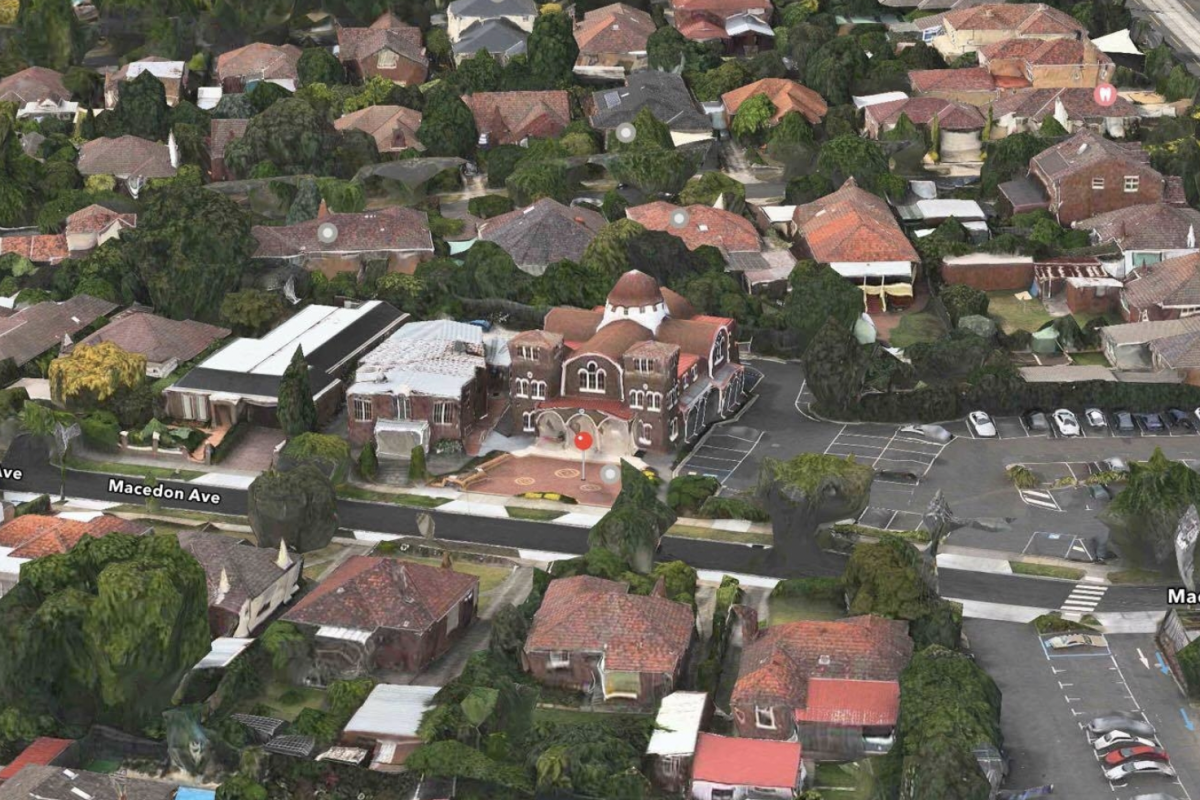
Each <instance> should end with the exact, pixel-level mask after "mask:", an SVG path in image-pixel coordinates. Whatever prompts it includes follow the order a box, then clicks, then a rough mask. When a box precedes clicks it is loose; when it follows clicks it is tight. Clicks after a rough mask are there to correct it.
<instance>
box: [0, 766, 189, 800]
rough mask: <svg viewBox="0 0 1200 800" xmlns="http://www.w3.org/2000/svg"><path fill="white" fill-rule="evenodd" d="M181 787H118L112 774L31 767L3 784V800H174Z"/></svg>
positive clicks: (138, 783)
mask: <svg viewBox="0 0 1200 800" xmlns="http://www.w3.org/2000/svg"><path fill="white" fill-rule="evenodd" d="M178 788H179V787H178V786H177V785H176V784H174V783H170V782H167V781H156V780H145V779H142V778H124V779H123V780H122V781H121V782H120V784H117V783H116V782H115V781H113V779H112V776H111V775H104V774H101V773H98V772H89V771H87V770H83V769H64V768H63V767H43V766H38V765H36V764H31V765H29V766H26V767H25V768H24V769H22V770H21V771H20V772H18V773H17V774H16V775H14V776H13V777H11V778H9V779H8V780H6V781H5V782H4V783H3V785H0V800H32V798H37V800H83V797H84V796H86V797H87V798H89V800H172V798H174V797H175V794H176V791H177V790H178Z"/></svg>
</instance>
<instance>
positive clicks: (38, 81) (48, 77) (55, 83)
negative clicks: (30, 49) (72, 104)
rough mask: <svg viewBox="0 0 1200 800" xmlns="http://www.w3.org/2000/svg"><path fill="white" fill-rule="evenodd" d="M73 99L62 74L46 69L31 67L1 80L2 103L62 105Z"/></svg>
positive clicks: (0, 95)
mask: <svg viewBox="0 0 1200 800" xmlns="http://www.w3.org/2000/svg"><path fill="white" fill-rule="evenodd" d="M70 99H71V92H70V90H69V89H67V87H66V86H65V85H64V84H63V76H62V73H60V72H55V71H54V70H52V69H46V68H45V67H29V68H28V69H23V70H21V71H20V72H14V73H13V74H12V75H9V76H8V77H7V78H3V79H0V103H17V104H19V105H25V104H26V103H40V102H42V101H43V100H50V101H52V102H55V103H62V102H65V101H67V100H70Z"/></svg>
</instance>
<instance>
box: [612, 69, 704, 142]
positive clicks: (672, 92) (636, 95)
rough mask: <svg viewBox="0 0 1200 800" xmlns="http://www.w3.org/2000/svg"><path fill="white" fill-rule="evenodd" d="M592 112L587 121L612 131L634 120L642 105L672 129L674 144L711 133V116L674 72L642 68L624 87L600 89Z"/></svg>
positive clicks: (697, 139) (698, 139)
mask: <svg viewBox="0 0 1200 800" xmlns="http://www.w3.org/2000/svg"><path fill="white" fill-rule="evenodd" d="M592 106H593V107H594V111H593V113H592V116H591V119H590V120H589V122H590V123H591V126H592V127H593V128H595V129H596V130H598V131H604V132H605V133H611V132H612V131H615V130H616V129H617V126H618V125H621V124H623V123H626V122H629V123H632V122H633V118H634V117H636V116H637V114H638V112H639V111H641V110H642V109H643V108H649V109H650V113H651V114H653V115H654V118H655V119H657V120H658V121H659V122H661V123H663V124H664V125H666V126H667V128H668V130H670V131H671V141H672V142H673V143H674V144H675V145H676V146H679V145H682V144H687V143H688V142H696V141H703V140H705V139H711V138H712V136H713V123H712V119H711V118H710V117H709V116H708V115H707V114H705V113H704V112H703V111H701V110H700V106H699V105H698V104H697V103H696V100H695V99H694V98H693V97H692V93H691V90H689V89H688V87H687V84H686V83H684V81H683V78H682V77H681V76H679V75H676V74H674V73H673V72H660V71H659V70H645V71H643V72H635V73H633V74H632V75H630V76H629V77H628V78H626V79H625V86H624V87H617V88H615V89H603V90H601V91H599V92H596V93H595V94H593V95H592Z"/></svg>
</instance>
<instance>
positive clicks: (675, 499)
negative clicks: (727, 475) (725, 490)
mask: <svg viewBox="0 0 1200 800" xmlns="http://www.w3.org/2000/svg"><path fill="white" fill-rule="evenodd" d="M720 488H721V482H720V481H718V480H717V479H716V478H713V477H711V476H708V475H680V476H678V477H676V478H672V479H671V482H670V483H669V484H668V485H667V505H669V506H670V507H671V510H672V511H674V512H675V513H676V514H678V515H680V516H684V517H687V516H693V515H695V514H697V513H698V512H699V511H700V507H701V506H703V505H704V503H705V501H706V500H708V499H709V498H710V497H712V496H713V495H714V494H716V493H717V490H718V489H720Z"/></svg>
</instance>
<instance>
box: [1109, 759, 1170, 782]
mask: <svg viewBox="0 0 1200 800" xmlns="http://www.w3.org/2000/svg"><path fill="white" fill-rule="evenodd" d="M1130 775H1165V776H1166V777H1168V778H1174V777H1175V768H1174V767H1172V766H1171V765H1170V764H1164V763H1163V762H1162V761H1126V762H1125V763H1124V764H1121V765H1120V766H1117V767H1113V768H1111V769H1106V770H1104V777H1106V778H1108V779H1109V780H1110V781H1122V780H1125V779H1126V778H1128V777H1129V776H1130Z"/></svg>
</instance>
